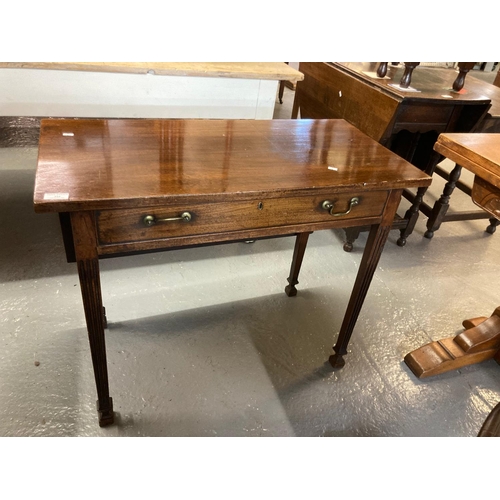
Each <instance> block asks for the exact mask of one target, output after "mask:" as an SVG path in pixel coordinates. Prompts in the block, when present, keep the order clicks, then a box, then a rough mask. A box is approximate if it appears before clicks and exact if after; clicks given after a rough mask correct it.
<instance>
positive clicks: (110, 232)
mask: <svg viewBox="0 0 500 500" xmlns="http://www.w3.org/2000/svg"><path fill="white" fill-rule="evenodd" d="M387 195H388V193H387V192H386V191H375V192H371V193H354V194H353V193H347V194H346V193H342V194H332V195H331V196H321V197H320V196H297V197H288V198H271V199H263V200H262V201H260V200H258V199H256V200H255V201H253V200H252V201H233V202H216V203H206V204H191V205H188V204H184V205H176V206H169V207H150V208H133V209H123V210H102V211H100V212H98V214H97V228H98V237H99V242H100V243H101V244H104V245H105V244H114V243H128V242H133V241H146V240H156V239H163V238H172V237H181V236H195V235H204V234H210V233H223V232H231V231H240V230H245V229H259V228H268V227H279V226H287V225H295V224H306V223H313V222H325V221H329V220H335V221H340V220H342V219H355V218H360V219H362V218H364V217H376V216H379V215H381V214H382V211H383V208H384V205H385V201H386V199H387ZM353 198H357V199H358V204H357V205H356V204H354V203H351V200H352V199H353ZM325 201H329V202H332V203H333V208H332V209H331V211H332V212H333V213H344V212H346V211H347V210H348V209H349V207H350V206H351V211H350V212H349V213H348V214H346V215H339V216H335V215H331V214H330V210H328V209H326V208H323V207H322V205H323V203H324V202H325ZM186 213H189V217H188V216H186V215H185V216H184V218H182V215H183V214H186ZM145 218H146V221H145ZM188 218H189V220H187V219H188ZM160 219H174V220H167V221H162V220H160ZM151 222H152V224H151V225H147V224H148V223H151Z"/></svg>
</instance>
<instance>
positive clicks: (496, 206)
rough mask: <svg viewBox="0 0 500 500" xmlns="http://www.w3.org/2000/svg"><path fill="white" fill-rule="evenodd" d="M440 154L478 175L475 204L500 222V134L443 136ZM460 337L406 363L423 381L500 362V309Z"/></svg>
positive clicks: (476, 321)
mask: <svg viewBox="0 0 500 500" xmlns="http://www.w3.org/2000/svg"><path fill="white" fill-rule="evenodd" d="M434 147H435V149H436V151H438V152H439V153H440V154H442V155H444V156H445V157H447V158H449V159H450V160H452V161H454V162H457V165H461V166H462V167H464V168H466V169H467V170H470V171H471V172H472V173H474V174H475V179H474V186H473V189H472V200H473V201H474V203H476V204H477V205H478V206H480V207H481V208H482V209H483V210H485V211H486V212H487V213H488V214H490V216H492V217H493V218H494V219H495V220H500V134H442V135H440V136H439V138H438V141H437V142H436V144H435V146H434ZM463 326H464V327H465V328H466V330H465V331H464V332H463V333H461V334H459V335H457V336H456V337H449V338H446V339H443V340H439V341H435V342H431V343H429V344H427V345H425V346H422V347H420V348H419V349H416V350H415V351H412V352H410V353H409V354H407V355H406V356H405V362H406V364H407V365H408V366H409V367H410V369H411V370H412V372H413V373H414V374H415V375H416V376H417V377H419V378H423V377H428V376H431V375H438V374H440V373H445V372H447V371H450V370H455V369H457V368H461V367H463V366H467V365H471V364H475V363H479V362H481V361H484V360H486V359H490V358H495V360H496V361H497V362H500V307H498V308H497V309H495V311H494V312H493V314H492V315H491V316H490V317H489V318H486V317H480V318H473V319H470V320H465V321H464V322H463Z"/></svg>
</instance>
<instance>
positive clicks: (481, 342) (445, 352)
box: [404, 307, 500, 378]
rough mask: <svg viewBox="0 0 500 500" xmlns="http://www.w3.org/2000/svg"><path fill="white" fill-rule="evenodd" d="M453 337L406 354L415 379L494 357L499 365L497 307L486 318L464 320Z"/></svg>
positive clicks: (499, 333)
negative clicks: (459, 331) (461, 329)
mask: <svg viewBox="0 0 500 500" xmlns="http://www.w3.org/2000/svg"><path fill="white" fill-rule="evenodd" d="M462 325H463V326H464V328H465V331H464V332H462V333H460V334H459V335H457V336H456V337H448V338H445V339H442V340H437V341H434V342H430V343H429V344H426V345H424V346H422V347H420V348H418V349H416V350H415V351H412V352H410V353H408V354H407V355H406V356H405V358H404V361H405V363H406V364H407V365H408V367H409V368H410V370H411V371H412V372H413V373H414V374H415V376H416V377H417V378H425V377H430V376H432V375H439V374H441V373H446V372H449V371H451V370H457V369H458V368H462V367H463V366H468V365H473V364H475V363H480V362H481V361H485V360H487V359H491V358H494V359H495V360H496V361H497V363H499V364H500V307H497V308H496V309H495V310H494V311H493V314H492V315H491V316H490V317H489V318H485V317H480V318H472V319H468V320H464V322H463V323H462Z"/></svg>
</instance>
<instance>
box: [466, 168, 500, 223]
mask: <svg viewBox="0 0 500 500" xmlns="http://www.w3.org/2000/svg"><path fill="white" fill-rule="evenodd" d="M472 201H473V202H474V203H475V204H476V205H478V206H479V207H481V208H482V209H484V210H486V212H488V213H490V214H491V215H493V217H496V218H497V219H500V188H497V187H496V186H494V185H493V184H490V183H489V182H487V181H485V180H484V179H481V178H480V177H478V176H477V175H476V177H475V178H474V184H473V186H472Z"/></svg>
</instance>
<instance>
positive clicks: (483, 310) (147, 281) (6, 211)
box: [0, 89, 500, 437]
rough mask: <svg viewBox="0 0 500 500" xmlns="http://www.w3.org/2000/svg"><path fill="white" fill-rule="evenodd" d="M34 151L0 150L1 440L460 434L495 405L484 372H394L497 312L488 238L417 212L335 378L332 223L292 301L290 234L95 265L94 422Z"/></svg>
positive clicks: (472, 429)
mask: <svg viewBox="0 0 500 500" xmlns="http://www.w3.org/2000/svg"><path fill="white" fill-rule="evenodd" d="M292 100H293V92H292V91H290V90H288V89H286V90H285V102H284V104H283V105H280V104H277V105H276V110H277V111H276V117H285V118H288V117H289V116H290V114H289V113H290V110H291V104H292ZM36 157H37V149H36V147H34V146H31V147H29V146H24V147H0V191H1V197H0V200H1V210H0V234H1V238H2V244H1V245H0V263H1V267H0V311H1V315H0V325H1V328H0V342H1V347H2V348H1V351H0V357H1V360H0V361H1V362H0V435H1V436H457V437H460V436H475V435H476V434H477V432H478V431H479V429H480V427H481V424H482V422H483V421H484V419H485V418H486V416H487V415H488V413H489V411H490V410H491V409H492V408H493V407H494V406H495V405H496V403H497V402H498V401H500V367H499V366H498V365H497V364H496V363H495V362H494V361H486V362H484V363H482V364H479V365H473V366H469V367H466V368H463V369H461V370H456V371H452V372H450V373H447V374H444V375H440V376H437V377H434V378H430V379H424V380H422V381H420V380H417V379H416V378H415V377H414V376H413V374H412V373H411V372H410V371H409V369H408V368H407V367H406V365H405V364H404V363H403V361H402V360H403V357H404V355H405V354H406V353H408V352H409V351H411V350H413V349H415V348H417V347H420V346H421V345H422V344H424V343H427V342H429V341H431V340H437V339H440V338H443V337H446V336H451V335H454V334H456V333H458V332H460V331H461V322H462V320H463V319H465V318H469V317H475V316H480V315H489V314H491V313H492V312H493V310H494V309H495V308H496V307H497V306H498V305H499V304H500V293H499V289H500V286H499V285H500V259H499V257H498V255H499V254H498V249H499V248H500V239H499V238H500V234H495V235H489V234H487V233H485V231H484V230H485V228H486V226H487V222H486V221H474V222H454V223H447V224H444V225H443V226H442V228H441V229H440V230H439V231H438V232H437V233H436V234H435V237H434V238H433V239H432V240H427V239H425V238H424V237H423V234H424V232H425V218H423V217H421V218H420V220H419V222H418V223H417V227H416V230H415V232H414V233H413V235H411V237H410V238H409V239H408V243H407V245H406V247H404V248H400V247H398V246H397V245H396V240H397V237H398V232H397V231H393V232H391V234H390V236H389V241H388V242H387V245H386V248H385V250H384V253H383V255H382V258H381V261H380V265H379V268H378V269H377V272H376V275H375V278H374V280H373V283H372V285H371V288H370V291H369V293H368V297H367V299H366V302H365V305H364V308H363V310H362V312H361V315H360V317H359V320H358V323H357V326H356V328H355V331H354V334H353V338H352V342H351V344H350V354H349V355H348V356H346V366H345V367H344V368H343V369H342V370H340V371H335V372H333V371H332V370H331V369H330V368H329V365H327V364H325V362H326V361H327V359H328V356H329V355H330V354H331V353H332V350H331V346H332V345H333V344H334V340H335V338H336V335H337V333H338V330H339V327H340V324H341V321H342V318H343V315H344V312H345V308H346V305H347V301H348V299H349V295H350V291H351V287H352V285H353V282H354V278H355V275H356V272H357V269H358V265H359V262H360V258H361V254H362V249H363V247H364V243H365V241H366V234H363V235H362V236H361V237H360V238H359V240H358V241H357V242H356V244H355V249H354V251H353V252H352V253H345V252H344V251H343V250H342V243H343V231H341V230H338V231H320V232H316V233H314V234H313V235H311V237H310V239H309V245H308V250H307V252H306V255H305V259H304V263H303V266H302V271H301V276H300V285H299V287H298V288H299V294H298V296H297V297H295V298H288V297H287V296H286V295H285V294H284V292H283V289H284V287H285V285H286V277H287V276H288V271H289V267H290V262H291V257H292V251H293V245H294V240H293V238H281V239H274V240H267V241H258V242H255V243H253V244H244V243H240V244H229V245H223V246H217V247H209V248H198V249H188V250H176V251H170V252H164V253H157V254H152V255H142V256H133V257H123V258H117V259H107V260H103V261H101V276H102V287H103V298H104V303H105V306H106V309H107V315H108V321H109V328H108V330H107V353H108V366H109V376H110V390H111V395H112V397H113V400H114V404H115V411H116V412H117V425H114V426H111V427H108V428H100V427H99V426H98V424H97V418H96V411H95V400H96V394H95V386H94V379H93V372H92V366H91V360H90V353H89V349H88V342H87V338H86V328H85V321H84V315H83V309H82V305H81V297H80V290H79V286H78V277H77V272H76V266H75V264H67V263H66V261H65V256H64V250H63V245H62V239H61V237H60V234H59V226H58V219H57V216H54V215H37V214H35V213H34V211H33V207H32V192H33V181H34V174H35V166H36ZM444 163H445V164H446V162H444ZM448 166H449V167H452V166H453V165H448ZM465 178H466V179H467V177H465ZM469 179H470V178H469ZM443 185H444V181H442V180H441V179H436V180H435V181H434V182H433V185H432V187H431V190H430V192H429V194H428V196H427V201H431V200H433V199H435V197H436V196H438V195H439V194H440V192H441V190H442V187H443ZM470 207H473V205H472V203H471V201H470V199H468V198H467V197H466V196H465V195H463V194H462V193H460V192H457V193H455V194H454V195H453V197H452V209H453V210H462V209H468V208H470ZM406 208H407V205H404V204H403V205H402V207H401V213H403V212H404V211H405V209H406Z"/></svg>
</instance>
